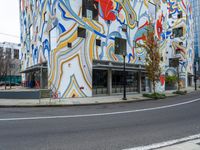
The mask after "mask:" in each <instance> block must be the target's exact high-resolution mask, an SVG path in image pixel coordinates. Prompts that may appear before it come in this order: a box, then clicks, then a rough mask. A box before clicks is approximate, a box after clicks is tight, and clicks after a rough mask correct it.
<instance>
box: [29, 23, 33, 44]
mask: <svg viewBox="0 0 200 150" xmlns="http://www.w3.org/2000/svg"><path fill="white" fill-rule="evenodd" d="M32 37H33V25H30V27H29V38H30V41H31V39H32Z"/></svg>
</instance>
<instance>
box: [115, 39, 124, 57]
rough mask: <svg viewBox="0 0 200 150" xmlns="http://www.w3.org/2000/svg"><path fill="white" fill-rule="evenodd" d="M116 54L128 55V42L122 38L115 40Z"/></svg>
mask: <svg viewBox="0 0 200 150" xmlns="http://www.w3.org/2000/svg"><path fill="white" fill-rule="evenodd" d="M115 54H117V55H124V54H125V55H126V40H125V39H122V38H118V37H116V38H115Z"/></svg>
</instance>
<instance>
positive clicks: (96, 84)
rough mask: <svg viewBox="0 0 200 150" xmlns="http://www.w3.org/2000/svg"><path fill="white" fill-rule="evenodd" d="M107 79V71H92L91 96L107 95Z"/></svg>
mask: <svg viewBox="0 0 200 150" xmlns="http://www.w3.org/2000/svg"><path fill="white" fill-rule="evenodd" d="M107 79H108V71H107V70H98V69H94V70H93V81H92V82H93V94H94V95H96V94H107V93H108V89H107Z"/></svg>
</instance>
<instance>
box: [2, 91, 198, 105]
mask: <svg viewBox="0 0 200 150" xmlns="http://www.w3.org/2000/svg"><path fill="white" fill-rule="evenodd" d="M194 92H196V91H191V92H188V93H187V94H189V93H194ZM187 94H186V95H187ZM176 96H181V95H179V94H171V95H169V96H167V97H166V98H165V99H152V98H148V97H145V98H144V99H136V100H131V98H130V100H124V101H114V102H102V103H101V102H94V103H74V104H53V103H52V104H39V103H38V104H32V105H31V104H27V105H26V104H22V105H16V104H15V105H0V108H14V107H15V108H16V107H19V108H22V107H23V108H33V107H72V106H77V107H80V106H92V105H105V104H123V103H138V102H145V101H158V100H166V99H167V98H170V97H176ZM0 100H1V99H0Z"/></svg>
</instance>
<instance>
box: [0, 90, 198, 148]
mask: <svg viewBox="0 0 200 150" xmlns="http://www.w3.org/2000/svg"><path fill="white" fill-rule="evenodd" d="M197 98H200V92H196V93H191V94H188V95H186V96H178V97H172V98H167V99H165V100H158V101H146V102H137V103H124V104H114V105H112V104H109V105H95V106H77V107H47V108H0V150H122V149H125V148H131V147H136V146H142V145H149V144H152V143H158V142H163V141H167V140H173V139H178V138H182V137H187V136H190V135H194V134H199V133H200V100H197V101H193V102H191V103H187V102H190V101H191V100H194V99H197ZM174 104H175V105H174ZM177 104H178V105H177Z"/></svg>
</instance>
